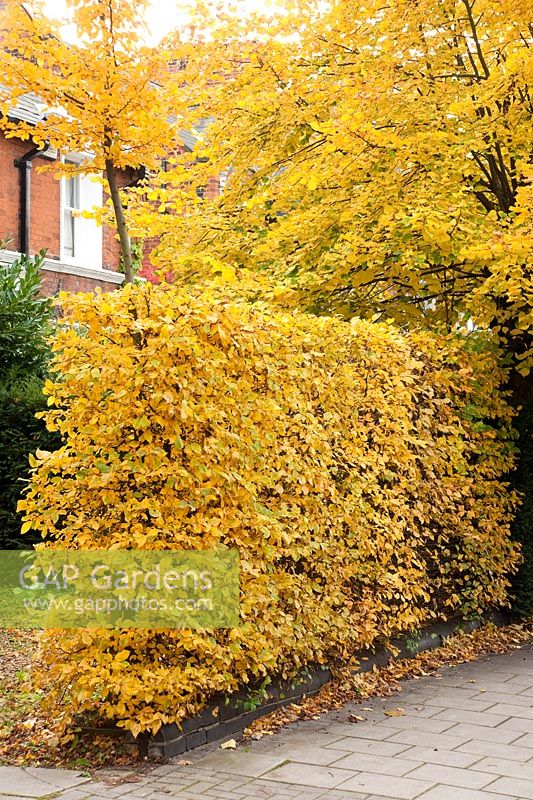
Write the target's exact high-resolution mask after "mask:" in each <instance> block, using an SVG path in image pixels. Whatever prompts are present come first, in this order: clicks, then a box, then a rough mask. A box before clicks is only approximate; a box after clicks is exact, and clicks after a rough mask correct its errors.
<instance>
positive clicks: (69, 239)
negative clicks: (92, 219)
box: [63, 209, 74, 258]
mask: <svg viewBox="0 0 533 800" xmlns="http://www.w3.org/2000/svg"><path fill="white" fill-rule="evenodd" d="M63 252H64V254H65V255H66V256H70V257H71V258H73V257H74V217H73V216H72V212H71V211H68V210H67V209H65V211H64V212H63Z"/></svg>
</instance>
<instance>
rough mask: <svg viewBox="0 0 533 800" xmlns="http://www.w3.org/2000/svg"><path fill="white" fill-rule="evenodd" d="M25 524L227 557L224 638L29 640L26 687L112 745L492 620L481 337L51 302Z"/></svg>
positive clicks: (504, 415)
mask: <svg viewBox="0 0 533 800" xmlns="http://www.w3.org/2000/svg"><path fill="white" fill-rule="evenodd" d="M61 304H62V307H63V310H64V318H63V325H62V327H61V329H60V331H59V333H58V335H57V339H56V342H55V346H54V350H55V364H54V374H57V375H58V377H57V379H56V380H55V382H48V383H47V384H46V392H47V394H48V404H49V406H50V409H49V410H48V411H47V412H46V421H47V425H48V428H49V429H50V430H51V431H58V432H60V433H61V435H62V437H63V442H64V444H63V446H62V447H61V448H60V449H59V450H57V451H56V452H54V453H51V454H46V453H40V454H39V458H38V459H36V461H35V462H34V470H33V478H32V480H31V484H30V486H29V490H28V492H27V494H26V497H25V499H24V500H23V501H22V503H21V508H22V510H23V512H24V519H25V527H26V528H31V529H32V530H36V531H39V532H40V533H41V534H42V536H43V537H45V538H46V540H47V541H48V542H49V546H52V547H54V546H61V547H69V548H86V549H93V548H108V547H113V548H146V549H166V548H170V549H183V548H185V549H198V548H199V549H202V548H216V547H217V546H219V545H223V546H224V547H233V548H238V550H239V552H240V563H241V604H240V618H241V624H240V626H239V627H238V628H236V629H233V630H217V631H188V630H157V631H155V630H153V631H149V630H116V631H110V630H83V631H72V630H70V631H57V630H56V631H48V632H46V633H44V634H43V639H42V652H41V662H40V667H39V671H38V673H37V681H38V683H40V685H42V686H43V687H45V688H46V691H47V701H48V702H49V703H53V704H55V709H56V711H55V713H56V715H57V707H58V705H59V706H61V705H62V707H63V709H64V714H65V716H64V720H65V721H66V720H67V719H69V718H70V716H71V714H73V713H78V712H81V711H87V710H93V711H97V712H98V713H100V714H101V715H102V716H104V717H106V718H108V719H114V720H116V721H117V722H118V724H119V725H120V726H123V727H125V728H127V729H130V730H131V731H132V732H133V733H134V734H137V733H139V732H140V731H144V730H149V731H156V730H157V729H158V727H159V726H160V725H161V724H162V723H164V722H169V721H177V722H179V721H180V720H181V719H183V717H184V716H189V715H192V714H194V713H195V712H197V711H198V710H200V709H201V708H202V707H203V706H205V705H206V703H207V702H208V701H209V700H210V699H212V698H213V697H214V696H217V695H219V694H220V693H225V694H227V693H232V692H235V691H236V690H237V689H241V688H243V687H246V686H254V685H257V684H259V683H260V682H261V681H262V680H263V679H264V677H265V676H284V677H288V676H293V675H295V674H296V673H297V672H298V671H299V670H301V669H302V668H303V667H305V665H310V664H333V663H339V662H342V661H343V660H346V659H348V658H349V657H350V655H351V654H352V653H353V651H354V650H356V649H359V648H361V647H366V646H369V645H372V643H374V642H376V640H378V639H383V638H387V637H390V636H392V635H393V634H399V633H402V632H408V631H413V630H415V629H417V628H419V627H420V626H421V625H423V624H424V623H427V622H429V621H431V620H434V619H437V618H442V617H449V616H451V615H454V614H457V613H460V614H464V615H475V614H478V613H480V612H482V611H483V610H484V609H487V608H489V607H492V606H498V605H500V604H505V603H506V600H507V589H508V577H509V575H510V574H512V573H513V571H514V570H515V568H516V565H517V563H518V561H519V554H518V552H517V549H516V545H514V544H513V543H512V542H511V540H510V538H509V521H510V518H511V517H512V513H513V508H514V506H515V504H516V498H515V496H514V495H513V494H512V492H511V491H510V490H509V488H508V486H507V484H506V483H505V481H504V480H502V476H504V475H505V474H506V473H507V472H508V471H509V469H510V467H511V466H512V461H513V442H512V433H511V421H512V420H511V416H512V415H511V412H510V409H509V407H508V406H507V405H506V402H505V399H504V397H503V396H502V394H501V392H500V390H499V386H500V385H501V383H502V381H503V379H504V373H503V371H502V369H501V368H500V367H499V366H498V364H497V361H496V357H495V355H494V353H493V352H491V349H490V347H488V346H485V345H483V344H482V342H481V341H480V339H479V338H476V337H474V336H471V337H469V338H466V339H465V338H459V337H453V336H445V337H444V336H442V337H438V336H434V335H431V334H429V333H425V334H417V335H404V334H402V333H401V332H399V331H398V330H397V329H395V328H393V327H391V326H390V325H387V324H370V323H368V322H363V321H360V320H354V321H353V322H352V324H348V323H345V322H341V321H339V320H337V319H333V318H316V317H310V316H306V315H303V314H301V315H299V314H285V313H278V312H273V311H271V310H268V309H266V308H257V307H245V306H244V305H238V304H235V303H234V304H229V303H227V302H224V301H223V300H221V299H218V298H217V297H216V296H214V295H210V294H203V295H200V294H192V293H188V292H187V291H184V290H180V289H177V288H175V287H169V286H163V287H153V286H151V285H143V286H128V287H126V288H125V289H124V290H122V291H120V292H116V293H113V294H106V295H101V296H97V298H96V299H95V298H94V296H93V295H89V294H88V295H76V296H74V297H72V296H70V297H69V296H64V297H62V298H61Z"/></svg>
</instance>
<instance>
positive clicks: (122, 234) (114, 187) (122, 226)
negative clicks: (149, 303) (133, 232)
mask: <svg viewBox="0 0 533 800" xmlns="http://www.w3.org/2000/svg"><path fill="white" fill-rule="evenodd" d="M105 174H106V177H107V183H108V185H109V194H110V195H111V201H112V203H113V209H114V211H115V220H116V223H117V231H118V237H119V239H120V250H121V253H122V263H123V264H124V275H125V276H126V278H125V283H133V279H134V277H135V276H134V274H133V262H132V258H131V244H130V237H129V234H128V228H127V226H126V219H125V217H124V208H123V206H122V201H121V199H120V190H119V188H118V184H117V171H116V168H115V165H114V164H113V160H112V159H111V158H106V162H105Z"/></svg>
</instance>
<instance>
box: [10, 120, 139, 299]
mask: <svg viewBox="0 0 533 800" xmlns="http://www.w3.org/2000/svg"><path fill="white" fill-rule="evenodd" d="M31 146H32V144H31V142H28V141H21V140H20V139H16V138H10V139H7V138H5V136H4V135H3V134H2V133H0V241H2V242H3V243H4V246H5V250H4V252H3V254H2V255H0V260H4V261H10V260H13V259H14V258H15V257H16V254H17V253H18V252H20V249H21V234H20V177H21V176H20V170H19V169H18V168H17V167H16V166H15V164H14V162H15V160H16V159H17V158H20V157H21V156H23V155H24V154H25V153H27V152H28V150H30V149H31ZM47 164H49V161H48V160H47V159H45V158H43V157H41V156H37V158H35V160H34V161H33V162H32V169H31V194H30V209H31V210H30V252H31V253H36V252H38V251H39V250H41V249H45V250H46V263H45V268H44V269H43V271H42V284H41V285H42V291H43V293H44V294H46V295H53V294H56V293H57V292H58V291H70V292H87V291H94V289H96V288H99V289H101V290H102V291H111V290H113V289H116V288H117V286H120V284H121V283H122V281H123V277H122V275H121V274H120V273H119V265H120V245H119V243H118V241H117V238H116V232H115V231H114V230H113V229H111V228H109V227H107V226H104V228H103V231H102V234H103V235H102V240H103V242H102V268H101V269H100V268H97V269H91V267H90V266H88V267H79V266H75V265H72V264H66V263H64V262H62V261H61V253H60V237H61V233H60V217H61V199H60V198H61V188H60V181H59V180H58V179H57V178H55V177H54V175H53V173H52V172H50V171H44V172H43V171H41V170H40V169H39V167H43V166H46V165H47ZM132 177H133V176H131V175H128V174H124V175H122V176H121V181H120V182H121V183H122V184H123V185H124V184H126V183H128V182H130V181H131V180H132ZM56 262H57V263H56Z"/></svg>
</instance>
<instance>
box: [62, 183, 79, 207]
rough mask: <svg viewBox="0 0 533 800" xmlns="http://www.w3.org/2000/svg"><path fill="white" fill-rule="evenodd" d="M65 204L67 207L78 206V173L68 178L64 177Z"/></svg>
mask: <svg viewBox="0 0 533 800" xmlns="http://www.w3.org/2000/svg"><path fill="white" fill-rule="evenodd" d="M65 205H66V206H68V207H69V208H79V207H80V178H79V175H72V176H71V177H70V178H65Z"/></svg>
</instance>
